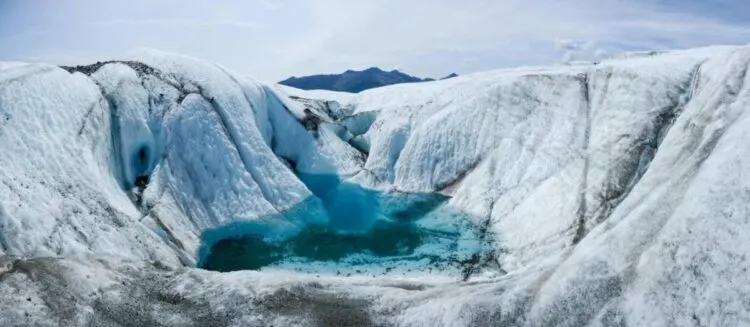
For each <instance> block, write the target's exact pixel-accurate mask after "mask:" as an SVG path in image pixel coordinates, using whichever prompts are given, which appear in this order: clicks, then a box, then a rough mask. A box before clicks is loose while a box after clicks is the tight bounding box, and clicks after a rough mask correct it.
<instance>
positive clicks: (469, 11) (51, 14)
mask: <svg viewBox="0 0 750 327" xmlns="http://www.w3.org/2000/svg"><path fill="white" fill-rule="evenodd" d="M0 1H2V0H0ZM40 1H43V0H40ZM706 1H709V2H710V3H711V4H717V3H719V2H720V4H721V6H718V5H716V6H714V5H708V3H707V2H704V1H698V0H685V1H679V2H674V1H672V2H665V1H655V0H632V1H625V0H532V1H529V0H502V1H495V0H468V1H439V0H410V1H402V0H361V1H348V0H283V1H280V0H255V1H239V0H217V1H216V2H202V1H178V0H163V1H147V0H131V1H124V0H121V1H117V0H113V1H107V2H106V3H104V2H99V1H90V2H86V1H77V2H65V3H63V2H54V1H50V2H49V3H47V6H38V5H31V4H26V2H18V3H15V5H14V6H10V7H11V8H4V9H5V10H4V11H3V12H0V49H3V51H2V52H0V60H2V59H23V58H27V57H30V56H33V55H38V54H40V53H42V54H60V55H61V56H65V53H81V52H86V53H99V54H101V55H116V54H117V53H121V52H124V51H126V50H127V49H130V48H134V47H140V46H145V47H151V48H157V49H163V50H166V51H175V52H183V53H186V54H188V55H192V56H196V57H201V58H205V59H208V60H212V61H216V62H218V63H221V64H223V65H224V66H227V67H230V68H232V69H235V70H238V71H240V72H243V73H246V74H249V75H255V76H258V77H260V78H262V79H267V80H280V79H283V78H285V77H287V76H291V75H297V76H300V75H305V74H312V73H329V72H341V71H344V70H346V69H360V68H366V67H370V66H380V67H383V68H386V67H396V66H398V67H400V68H402V69H403V70H404V71H405V72H408V73H411V74H415V75H419V76H444V75H446V74H448V73H450V72H453V71H457V72H458V73H461V74H463V73H468V72H473V71H479V70H489V69H495V68H502V67H508V66H518V65H545V64H553V63H555V62H560V61H561V60H562V61H565V62H569V61H574V60H597V59H598V58H602V57H603V56H606V55H610V54H612V55H614V54H617V53H620V52H623V51H641V50H658V49H669V48H687V47H695V46H704V45H709V44H716V43H733V44H742V43H747V42H750V16H749V15H748V14H743V13H747V12H750V11H748V10H744V9H750V5H748V4H744V2H742V1H728V0H706ZM733 6H734V7H733ZM714 8H722V9H721V10H714ZM743 10H744V11H743ZM742 15H745V16H742ZM102 28H106V31H105V32H102Z"/></svg>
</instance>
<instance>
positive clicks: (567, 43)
mask: <svg viewBox="0 0 750 327" xmlns="http://www.w3.org/2000/svg"><path fill="white" fill-rule="evenodd" d="M555 49H556V50H557V51H558V52H560V53H562V56H561V58H562V59H561V60H560V63H563V64H567V63H571V62H573V61H599V60H601V59H604V58H605V57H606V56H607V54H608V52H607V50H605V49H602V48H598V47H597V44H596V41H593V40H589V41H585V42H584V41H574V40H569V39H557V40H555Z"/></svg>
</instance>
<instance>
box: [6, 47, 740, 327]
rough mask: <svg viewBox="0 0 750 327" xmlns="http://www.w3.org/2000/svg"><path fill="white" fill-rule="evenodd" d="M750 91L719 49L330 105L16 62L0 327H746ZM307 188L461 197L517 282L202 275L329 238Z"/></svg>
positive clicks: (176, 65)
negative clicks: (208, 263)
mask: <svg viewBox="0 0 750 327" xmlns="http://www.w3.org/2000/svg"><path fill="white" fill-rule="evenodd" d="M127 60H130V61H127ZM749 67H750V47H748V46H745V47H709V48H701V49H692V50H681V51H667V52H661V53H655V54H642V55H632V56H622V57H619V58H613V59H608V60H605V61H603V62H601V63H598V64H590V65H580V66H579V65H577V66H560V67H549V68H517V69H506V70H499V71H492V72H485V73H477V74H471V75H463V76H459V77H456V78H452V79H448V80H442V81H436V82H429V83H419V84H402V85H393V86H388V87H382V88H377V89H372V90H368V91H365V92H362V93H359V94H339V93H337V92H318V91H315V92H309V91H301V90H295V89H292V88H288V87H280V86H275V85H267V84H263V83H259V82H256V81H254V80H252V79H250V78H247V77H243V76H240V75H237V74H235V73H232V72H231V71H230V70H228V69H226V68H223V67H220V66H217V65H214V64H211V63H206V62H204V61H200V60H197V59H192V58H188V57H183V56H178V55H172V54H167V53H162V52H157V51H142V52H138V53H135V54H132V55H131V56H129V57H127V58H126V61H122V62H113V63H107V64H103V65H96V67H94V69H91V71H88V72H87V71H80V69H79V71H78V72H74V73H69V72H68V71H66V70H64V69H62V68H59V67H56V66H52V65H44V64H22V63H0V153H2V155H0V168H2V169H0V325H2V326H25V325H37V326H56V325H65V326H68V325H92V326H151V325H161V326H269V325H274V326H291V325H299V326H309V325H313V326H335V325H351V326H748V325H750V300H748V299H750V273H748V272H747V267H748V266H750V263H748V257H749V256H750V233H748V232H749V231H750V210H748V208H750V205H749V203H750V160H749V159H747V158H750V143H748V142H747V139H748V138H749V137H750V132H749V131H750V114H749V113H748V111H747V110H746V109H747V108H748V107H749V106H750V83H747V82H748V79H750V76H748V74H747V71H748V68H749ZM287 95H289V96H292V97H291V98H290V97H288V96H287ZM298 173H301V174H321V175H333V176H338V177H339V178H342V179H346V180H347V182H349V183H357V184H360V185H361V186H364V187H367V188H372V189H374V190H378V191H379V192H406V193H441V194H446V195H450V196H451V198H450V200H449V201H448V203H447V204H446V205H445V207H446V208H450V210H454V211H457V212H462V213H465V215H457V216H456V217H459V216H460V217H464V218H466V219H469V220H470V221H469V222H468V223H471V224H474V225H475V226H481V227H482V228H483V230H484V231H485V233H486V236H487V237H488V238H490V239H492V240H493V243H492V244H494V246H495V247H496V248H495V249H494V251H493V258H492V261H493V262H494V263H495V264H496V265H497V266H499V269H500V271H501V273H485V274H482V273H479V274H475V275H473V276H472V277H471V278H469V279H468V280H466V281H460V280H459V279H450V278H445V275H443V274H440V273H439V272H435V273H428V272H422V273H421V274H417V275H414V274H412V275H408V276H407V275H405V276H403V277H399V276H396V275H378V276H374V275H373V276H370V275H364V274H363V275H356V274H355V275H353V276H351V277H341V276H334V275H315V274H310V273H300V272H296V271H293V270H285V269H283V266H282V267H278V268H275V269H266V270H261V271H238V272H232V273H219V272H211V271H205V270H201V269H198V268H195V265H196V262H197V261H200V260H201V259H202V258H201V256H202V255H204V254H205V249H206V247H207V246H210V245H211V243H212V242H217V241H219V239H222V238H229V237H233V236H238V235H243V234H247V233H258V234H262V235H264V236H266V237H269V238H278V239H284V238H286V237H289V236H290V235H294V234H296V233H297V232H299V231H300V230H303V229H305V228H306V227H308V226H310V225H316V224H325V223H327V215H326V213H325V210H326V209H325V208H324V204H323V201H322V200H321V199H320V198H318V197H317V196H316V195H315V194H313V193H314V192H313V191H311V190H310V189H308V186H306V185H305V184H304V183H303V182H302V181H301V180H300V178H299V177H298V175H297V174H298ZM143 176H148V177H149V178H148V180H149V181H148V186H147V187H146V188H145V189H139V187H137V186H136V185H137V184H138V183H139V182H138V180H139V178H142V177H143ZM290 212H294V213H300V212H302V214H289V213H290ZM464 218H456V219H464ZM436 224H437V223H436ZM227 226H237V227H236V228H225V227H227Z"/></svg>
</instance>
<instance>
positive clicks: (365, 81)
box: [279, 67, 458, 93]
mask: <svg viewBox="0 0 750 327" xmlns="http://www.w3.org/2000/svg"><path fill="white" fill-rule="evenodd" d="M455 76H458V75H456V74H455V73H452V74H450V75H448V76H446V77H444V78H441V79H447V78H451V77H455ZM434 80H435V79H433V78H424V79H423V78H419V77H415V76H411V75H408V74H404V73H402V72H400V71H398V70H391V71H384V70H382V69H380V68H377V67H370V68H368V69H365V70H363V71H355V70H347V71H345V72H343V73H341V74H330V75H311V76H303V77H294V76H292V77H290V78H288V79H285V80H283V81H281V82H279V84H282V85H287V86H292V87H296V88H298V89H303V90H330V91H342V92H352V93H358V92H361V91H364V90H368V89H372V88H376V87H381V86H386V85H393V84H401V83H417V82H431V81H434Z"/></svg>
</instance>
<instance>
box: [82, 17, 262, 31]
mask: <svg viewBox="0 0 750 327" xmlns="http://www.w3.org/2000/svg"><path fill="white" fill-rule="evenodd" d="M86 25H87V26H92V27H96V26H106V27H127V26H153V27H160V26H161V27H163V26H197V27H212V26H226V27H234V28H245V29H257V28H259V27H260V26H259V25H258V24H257V23H254V22H246V21H225V20H214V21H209V20H197V19H179V18H177V19H174V18H173V19H143V20H124V19H117V20H107V21H95V22H91V23H87V24H86Z"/></svg>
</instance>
